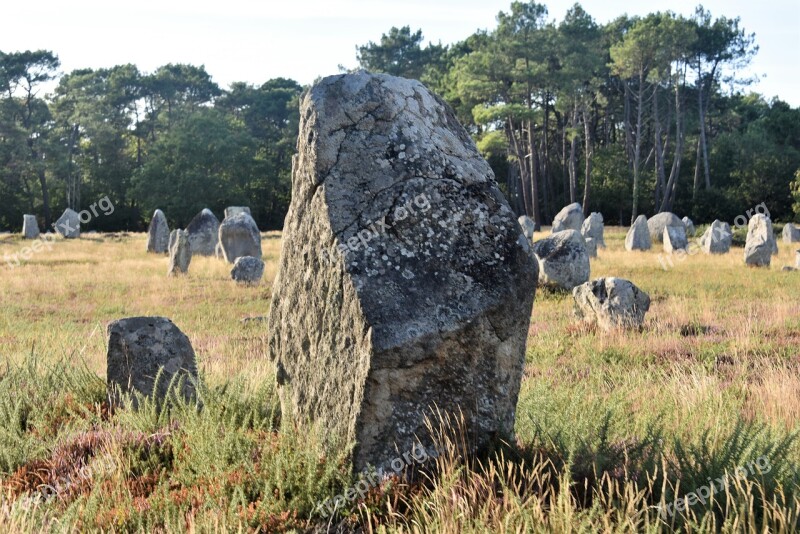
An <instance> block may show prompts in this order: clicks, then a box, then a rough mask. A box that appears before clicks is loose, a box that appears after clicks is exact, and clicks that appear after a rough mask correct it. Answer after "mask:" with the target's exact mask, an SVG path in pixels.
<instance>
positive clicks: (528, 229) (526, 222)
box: [517, 215, 536, 241]
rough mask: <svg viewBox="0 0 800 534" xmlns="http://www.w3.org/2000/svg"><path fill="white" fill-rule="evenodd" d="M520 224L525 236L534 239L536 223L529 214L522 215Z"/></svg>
mask: <svg viewBox="0 0 800 534" xmlns="http://www.w3.org/2000/svg"><path fill="white" fill-rule="evenodd" d="M517 220H518V221H519V225H520V227H521V228H522V233H523V235H524V236H525V237H527V238H528V239H530V240H531V241H533V234H534V232H536V223H535V222H533V219H531V218H530V217H528V216H527V215H520V217H519V219H517Z"/></svg>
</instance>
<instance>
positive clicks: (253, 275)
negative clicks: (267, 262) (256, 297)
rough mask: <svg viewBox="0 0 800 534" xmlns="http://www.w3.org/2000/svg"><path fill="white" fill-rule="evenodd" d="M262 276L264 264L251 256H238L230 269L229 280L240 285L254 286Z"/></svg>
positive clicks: (259, 259)
mask: <svg viewBox="0 0 800 534" xmlns="http://www.w3.org/2000/svg"><path fill="white" fill-rule="evenodd" d="M262 276H264V262H263V261H262V260H261V258H254V257H253V256H240V257H238V258H236V263H234V264H233V269H231V278H233V279H234V280H236V281H237V282H239V283H240V284H247V285H255V284H257V283H259V282H260V281H261V277H262Z"/></svg>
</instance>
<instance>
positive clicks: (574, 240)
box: [531, 230, 590, 291]
mask: <svg viewBox="0 0 800 534" xmlns="http://www.w3.org/2000/svg"><path fill="white" fill-rule="evenodd" d="M531 250H533V253H534V254H535V255H536V260H537V261H538V262H539V285H546V286H552V287H560V288H562V289H566V290H568V291H572V288H573V287H575V286H577V285H580V284H583V283H584V282H586V281H587V280H589V268H590V267H589V254H588V253H587V252H586V241H585V240H584V238H583V236H581V234H580V233H578V232H577V231H575V230H564V231H563V232H557V233H555V234H553V235H551V236H550V237H548V238H545V239H542V240H540V241H537V242H536V243H534V244H533V248H532V249H531Z"/></svg>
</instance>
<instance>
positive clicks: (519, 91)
mask: <svg viewBox="0 0 800 534" xmlns="http://www.w3.org/2000/svg"><path fill="white" fill-rule="evenodd" d="M423 41H424V39H423V34H422V31H421V30H417V31H413V32H412V30H411V28H409V27H403V28H391V29H390V30H389V32H388V33H386V34H383V35H382V36H381V38H380V40H379V41H378V42H369V43H366V44H363V45H360V46H357V47H356V59H357V61H358V64H359V66H360V67H362V68H366V69H368V70H371V71H373V72H386V73H390V74H394V75H397V76H404V77H408V78H415V79H419V80H421V81H422V82H423V83H425V84H426V85H427V86H428V87H430V88H431V89H432V90H433V91H434V92H436V93H437V94H439V95H440V96H441V97H442V98H444V99H445V100H446V101H447V102H448V103H449V104H450V105H451V106H452V107H453V109H454V110H455V111H456V113H457V115H458V117H459V119H460V121H461V122H462V124H464V125H465V126H466V127H467V128H468V130H469V131H470V132H471V133H472V134H473V136H474V138H475V140H476V142H477V145H478V148H479V150H480V151H481V152H482V153H483V154H484V156H485V157H486V158H487V159H488V161H489V162H490V164H491V165H492V167H493V169H494V170H495V174H496V176H497V178H498V181H499V182H500V184H501V187H502V188H503V189H504V190H505V192H506V194H507V196H508V198H509V200H510V202H511V203H512V206H513V207H514V208H515V209H516V210H517V212H518V213H520V214H522V213H525V214H527V215H529V216H531V217H532V218H533V219H534V220H535V221H536V222H537V224H548V223H549V222H550V221H551V220H552V218H553V216H554V215H555V213H556V212H557V211H558V210H559V209H560V208H561V207H562V206H563V205H565V204H567V203H571V202H581V203H582V205H583V207H584V210H585V211H586V212H587V213H588V212H589V211H600V212H602V213H603V214H604V216H605V218H606V221H607V222H611V223H620V224H628V223H629V222H630V221H631V220H632V218H635V217H636V215H638V214H640V213H645V214H647V215H652V214H653V213H656V212H658V211H666V210H669V211H674V212H677V213H680V214H681V215H684V214H685V215H689V216H690V217H692V218H693V219H695V220H698V221H710V220H713V219H714V218H720V219H723V220H732V219H733V218H734V217H735V216H736V215H739V214H740V213H741V210H742V209H743V208H744V207H747V206H752V205H756V204H760V203H761V202H764V203H766V204H767V205H768V206H769V209H770V212H771V213H772V214H773V217H774V218H776V220H780V221H785V220H790V219H791V218H792V217H797V216H798V215H800V170H799V169H800V109H797V108H792V107H791V106H789V105H788V104H786V103H785V102H782V101H781V100H779V99H773V100H771V101H766V100H765V99H764V98H763V97H761V96H759V95H757V94H753V93H749V94H748V93H746V92H745V89H746V87H747V83H748V81H749V80H745V79H740V78H737V73H738V72H740V71H741V69H742V68H743V67H745V66H746V65H747V64H748V62H749V61H750V59H751V58H752V57H753V55H754V54H755V53H756V52H757V46H756V44H755V36H754V35H752V34H748V33H747V32H746V31H745V30H744V29H743V28H742V27H741V25H740V20H739V19H738V18H727V17H724V16H723V17H717V18H715V17H713V16H712V14H711V13H710V12H708V11H707V10H705V9H704V8H703V7H702V6H699V7H698V8H697V9H696V11H695V12H694V14H693V15H692V16H690V17H683V16H680V15H676V14H674V13H672V12H658V13H652V14H650V15H647V16H645V17H629V16H625V15H623V16H621V17H619V18H617V19H615V20H613V21H611V22H610V23H608V24H598V23H597V22H596V21H595V20H594V19H593V18H592V17H591V15H590V14H589V13H587V12H586V11H585V10H584V9H583V8H582V7H581V6H580V5H579V4H576V5H575V6H573V7H572V8H571V9H569V11H568V12H567V13H566V14H565V16H564V17H563V18H562V19H561V20H560V21H559V22H556V21H554V20H552V19H550V18H549V15H548V12H547V9H546V7H545V6H544V5H542V4H539V3H536V2H526V3H523V2H514V3H512V4H511V6H510V9H509V10H508V11H507V12H501V13H500V14H499V15H498V16H497V21H496V25H495V27H494V28H493V29H491V30H483V31H478V32H476V33H474V34H473V35H470V36H468V37H467V38H466V39H464V40H463V41H461V42H458V43H455V44H452V45H448V46H443V45H441V44H432V43H428V44H427V45H424V43H423ZM59 67H60V64H59V60H58V57H57V56H56V55H55V54H54V53H53V52H51V51H46V50H39V51H25V52H9V53H4V52H2V51H0V229H11V230H16V229H19V228H20V226H21V222H22V215H23V214H24V213H33V214H36V215H37V216H39V218H40V222H42V223H43V224H44V225H46V226H48V227H49V225H50V224H51V223H52V221H54V220H55V219H56V218H57V217H58V216H59V215H60V213H61V211H62V210H63V209H64V208H66V207H71V208H73V209H75V210H76V211H80V209H81V207H82V205H83V204H85V203H91V202H92V201H93V200H96V199H97V198H101V197H105V196H108V197H109V198H110V200H111V201H112V202H113V203H114V206H115V208H116V209H115V210H114V213H113V215H111V216H109V217H103V218H98V219H97V220H96V221H93V222H92V224H93V228H96V229H98V230H118V229H130V230H138V229H142V228H144V227H145V224H146V223H147V222H148V220H149V217H150V216H151V214H152V212H153V210H155V209H156V208H161V209H162V210H164V212H165V213H166V214H167V216H168V218H169V219H170V223H171V224H173V225H179V226H185V225H186V224H187V223H188V221H189V220H190V219H191V218H192V217H193V216H194V215H195V214H196V213H197V212H199V211H200V210H201V209H202V208H205V207H208V208H211V209H212V210H213V211H214V212H215V213H218V214H221V212H222V209H223V208H224V207H225V206H228V205H248V206H250V207H251V209H252V211H253V215H254V217H255V218H256V220H257V222H258V223H259V226H260V227H262V228H264V229H271V228H280V227H281V225H282V222H283V218H284V215H285V213H286V210H287V208H288V202H289V199H290V195H291V161H292V156H293V154H294V151H295V142H296V137H297V130H298V122H299V114H298V104H299V99H300V97H301V94H302V92H303V90H304V88H303V87H301V86H300V84H298V83H297V82H295V81H294V80H290V79H285V78H277V79H273V80H269V81H267V82H266V83H264V84H263V85H260V86H256V85H251V84H247V83H234V84H231V85H230V87H229V88H227V89H222V88H220V87H219V85H217V84H216V83H215V82H214V81H213V80H212V78H211V76H210V74H209V73H207V72H206V70H205V68H204V67H202V66H200V67H197V66H193V65H180V64H178V65H176V64H169V65H164V66H162V67H160V68H158V69H156V71H155V72H152V73H145V72H141V71H139V70H138V69H137V67H136V66H135V65H130V64H127V65H118V66H115V67H112V68H107V69H80V70H75V71H73V72H71V73H68V74H65V75H63V76H60V75H59V73H58V69H59ZM55 82H57V85H56V87H55V89H54V90H53V91H52V92H51V93H49V94H46V95H44V94H42V93H43V90H44V89H43V88H45V87H49V86H50V85H52V84H54V83H55ZM792 198H794V205H793V204H792Z"/></svg>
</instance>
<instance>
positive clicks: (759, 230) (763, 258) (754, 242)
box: [744, 213, 775, 267]
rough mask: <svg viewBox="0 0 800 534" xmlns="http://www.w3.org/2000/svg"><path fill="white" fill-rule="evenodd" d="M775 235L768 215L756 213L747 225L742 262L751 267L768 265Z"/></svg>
mask: <svg viewBox="0 0 800 534" xmlns="http://www.w3.org/2000/svg"><path fill="white" fill-rule="evenodd" d="M774 241H775V236H774V235H773V233H772V221H770V220H769V217H767V216H765V215H763V214H761V213H757V214H755V215H753V217H752V218H751V219H750V223H749V224H748V225H747V242H746V243H745V246H744V262H745V263H746V264H747V265H750V266H753V267H769V265H770V262H771V260H772V250H773V249H772V247H773V244H774Z"/></svg>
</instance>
